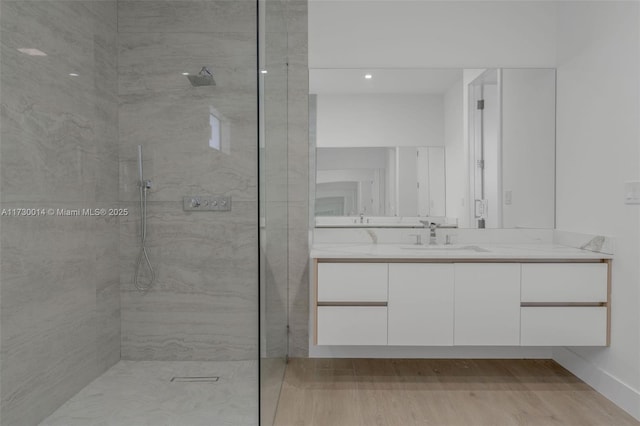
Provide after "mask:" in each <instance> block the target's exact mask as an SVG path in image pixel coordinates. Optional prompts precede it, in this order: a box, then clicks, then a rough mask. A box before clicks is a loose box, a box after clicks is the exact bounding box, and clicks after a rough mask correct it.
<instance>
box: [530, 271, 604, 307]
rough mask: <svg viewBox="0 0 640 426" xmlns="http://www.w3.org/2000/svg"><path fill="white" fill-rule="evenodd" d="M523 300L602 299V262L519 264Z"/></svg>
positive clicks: (597, 300)
mask: <svg viewBox="0 0 640 426" xmlns="http://www.w3.org/2000/svg"><path fill="white" fill-rule="evenodd" d="M521 288H522V301H523V302H556V303H557V302H576V303H584V302H606V301H607V264H606V263H551V264H549V263H531V264H527V263H524V264H522V287H521Z"/></svg>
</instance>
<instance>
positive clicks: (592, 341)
mask: <svg viewBox="0 0 640 426" xmlns="http://www.w3.org/2000/svg"><path fill="white" fill-rule="evenodd" d="M521 309H522V310H521V317H520V325H521V332H520V344H521V345H522V346H606V345H607V308H606V307H592V306H590V307H584V306H571V307H530V308H529V307H523V308H521Z"/></svg>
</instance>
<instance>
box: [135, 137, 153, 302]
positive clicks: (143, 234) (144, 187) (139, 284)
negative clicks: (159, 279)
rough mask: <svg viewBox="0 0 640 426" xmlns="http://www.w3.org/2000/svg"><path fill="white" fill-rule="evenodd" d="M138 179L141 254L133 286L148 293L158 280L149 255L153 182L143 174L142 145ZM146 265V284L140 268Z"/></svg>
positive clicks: (139, 154)
mask: <svg viewBox="0 0 640 426" xmlns="http://www.w3.org/2000/svg"><path fill="white" fill-rule="evenodd" d="M138 177H139V178H140V180H139V183H138V187H139V190H140V253H139V254H138V260H137V261H136V269H135V272H134V275H133V284H134V285H135V286H136V288H137V289H138V290H139V291H143V292H144V291H147V290H149V289H150V288H151V287H152V286H153V283H154V281H155V279H156V273H155V271H154V270H153V266H152V265H151V260H149V253H147V246H146V240H147V191H148V190H149V189H151V181H150V180H144V174H143V173H142V145H138ZM143 262H144V263H146V265H147V268H148V269H149V280H148V281H147V282H144V281H142V280H140V277H139V275H140V268H141V266H142V263H143Z"/></svg>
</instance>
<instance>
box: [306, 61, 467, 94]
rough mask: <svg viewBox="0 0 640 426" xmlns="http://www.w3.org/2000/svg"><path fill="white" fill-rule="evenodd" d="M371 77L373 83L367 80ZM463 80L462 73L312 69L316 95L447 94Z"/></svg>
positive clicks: (442, 70) (312, 85)
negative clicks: (368, 75) (366, 77)
mask: <svg viewBox="0 0 640 426" xmlns="http://www.w3.org/2000/svg"><path fill="white" fill-rule="evenodd" d="M366 74H370V75H371V76H372V78H371V79H365V77H364V76H365V75H366ZM461 79H462V69H460V68H457V69H399V68H396V69H388V68H386V69H310V70H309V92H310V93H313V94H374V93H389V94H390V93H405V94H409V93H412V94H431V95H438V94H444V93H445V92H446V91H447V90H449V89H450V88H451V87H452V86H453V85H454V83H456V82H458V81H460V80H461Z"/></svg>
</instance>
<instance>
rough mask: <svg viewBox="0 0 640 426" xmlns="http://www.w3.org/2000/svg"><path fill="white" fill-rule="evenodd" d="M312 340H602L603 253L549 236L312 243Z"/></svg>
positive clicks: (607, 263)
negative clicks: (447, 242)
mask: <svg viewBox="0 0 640 426" xmlns="http://www.w3.org/2000/svg"><path fill="white" fill-rule="evenodd" d="M311 258H312V261H313V267H314V279H313V281H312V283H313V284H312V285H313V289H312V292H313V294H314V296H313V297H314V303H313V306H314V316H315V324H314V325H315V327H314V328H315V329H314V342H315V344H316V345H331V346H357V345H367V346H608V345H609V339H610V326H609V324H610V318H611V305H610V303H611V297H610V293H611V261H612V260H611V256H610V255H607V254H603V253H595V252H590V251H586V250H579V249H574V248H569V247H564V246H558V245H552V244H522V245H518V244H510V245H493V244H482V245H473V244H469V245H459V246H428V245H427V246H425V245H422V246H417V245H403V244H316V245H314V247H313V250H312V252H311Z"/></svg>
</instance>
